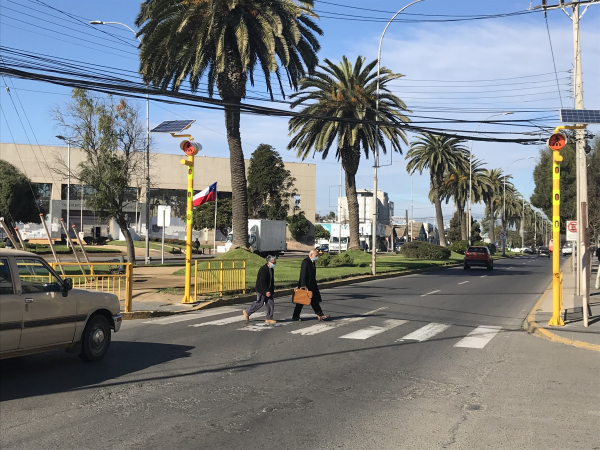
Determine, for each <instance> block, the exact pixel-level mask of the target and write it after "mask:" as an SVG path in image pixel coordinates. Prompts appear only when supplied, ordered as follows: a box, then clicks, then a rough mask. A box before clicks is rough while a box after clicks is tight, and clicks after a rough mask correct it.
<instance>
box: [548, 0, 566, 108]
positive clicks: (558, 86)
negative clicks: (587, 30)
mask: <svg viewBox="0 0 600 450" xmlns="http://www.w3.org/2000/svg"><path fill="white" fill-rule="evenodd" d="M544 19H546V30H548V41H549V42H550V53H552V64H553V65H554V74H555V75H556V87H557V88H558V97H559V98H560V107H561V108H562V106H563V101H562V94H561V92H560V85H559V84H558V72H556V61H555V60H554V49H553V48H552V39H551V38H550V27H549V26H548V14H546V11H545V10H544Z"/></svg>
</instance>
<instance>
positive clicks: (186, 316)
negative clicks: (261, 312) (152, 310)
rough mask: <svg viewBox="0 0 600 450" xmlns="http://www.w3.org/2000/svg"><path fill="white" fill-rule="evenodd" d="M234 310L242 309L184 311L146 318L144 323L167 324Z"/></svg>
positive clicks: (239, 309)
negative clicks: (158, 317) (157, 317)
mask: <svg viewBox="0 0 600 450" xmlns="http://www.w3.org/2000/svg"><path fill="white" fill-rule="evenodd" d="M235 311H242V310H241V308H229V307H225V308H215V309H208V310H206V311H200V312H190V313H186V314H175V315H173V316H169V317H163V318H161V319H152V320H147V321H146V322H144V323H149V324H152V325H167V324H170V323H177V322H185V321H187V320H195V319H202V318H204V317H210V316H217V315H219V314H227V313H232V312H235Z"/></svg>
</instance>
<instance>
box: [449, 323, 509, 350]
mask: <svg viewBox="0 0 600 450" xmlns="http://www.w3.org/2000/svg"><path fill="white" fill-rule="evenodd" d="M501 329H502V327H496V326H487V325H481V326H479V327H477V328H475V329H474V330H473V331H471V332H470V333H469V334H468V335H467V336H466V337H464V338H462V339H461V340H460V341H458V342H457V343H456V344H454V346H455V347H463V348H483V347H485V346H486V344H487V343H488V342H490V341H491V340H492V339H493V338H494V336H496V334H498V332H499V331H500V330H501Z"/></svg>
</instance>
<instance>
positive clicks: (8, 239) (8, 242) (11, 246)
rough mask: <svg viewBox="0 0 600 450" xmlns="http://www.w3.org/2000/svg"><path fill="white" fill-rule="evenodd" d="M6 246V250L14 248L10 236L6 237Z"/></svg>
mask: <svg viewBox="0 0 600 450" xmlns="http://www.w3.org/2000/svg"><path fill="white" fill-rule="evenodd" d="M4 246H5V248H14V247H13V243H12V241H11V240H10V238H9V237H8V236H6V238H5V239H4Z"/></svg>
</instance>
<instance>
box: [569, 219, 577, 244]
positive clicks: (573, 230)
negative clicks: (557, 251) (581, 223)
mask: <svg viewBox="0 0 600 450" xmlns="http://www.w3.org/2000/svg"><path fill="white" fill-rule="evenodd" d="M567 241H573V242H577V221H576V220H569V221H568V222H567Z"/></svg>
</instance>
